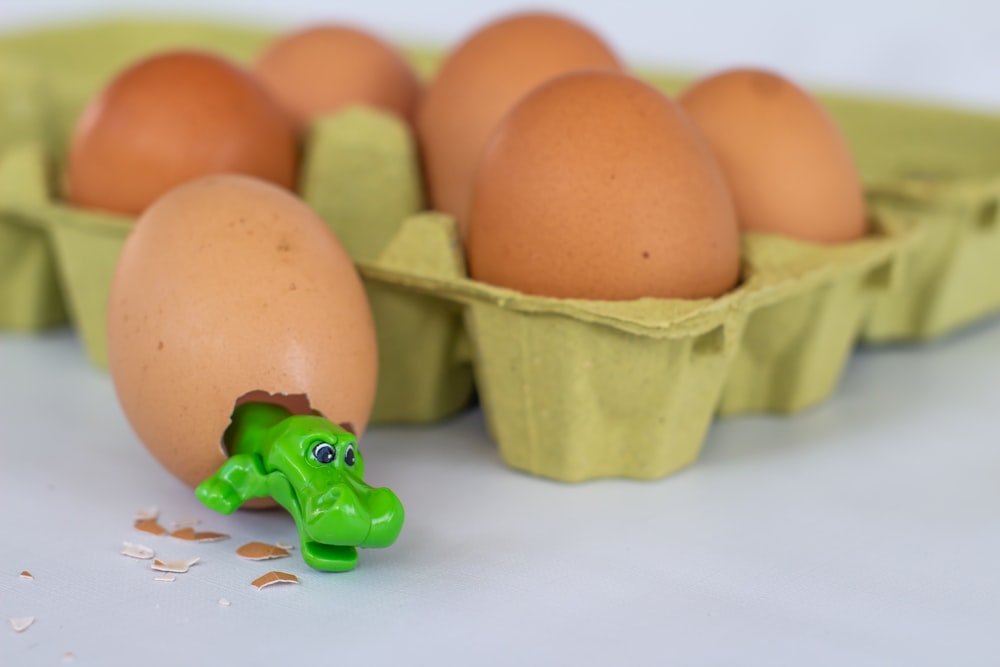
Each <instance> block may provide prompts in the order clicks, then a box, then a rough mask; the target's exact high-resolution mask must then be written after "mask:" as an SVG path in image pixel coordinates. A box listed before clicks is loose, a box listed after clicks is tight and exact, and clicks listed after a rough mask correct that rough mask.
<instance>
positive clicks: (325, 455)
mask: <svg viewBox="0 0 1000 667" xmlns="http://www.w3.org/2000/svg"><path fill="white" fill-rule="evenodd" d="M313 457H314V458H315V459H316V460H317V461H319V462H320V463H332V462H333V460H334V459H335V458H337V450H336V449H334V448H333V445H331V444H330V443H328V442H321V443H319V444H318V445H316V446H315V447H313Z"/></svg>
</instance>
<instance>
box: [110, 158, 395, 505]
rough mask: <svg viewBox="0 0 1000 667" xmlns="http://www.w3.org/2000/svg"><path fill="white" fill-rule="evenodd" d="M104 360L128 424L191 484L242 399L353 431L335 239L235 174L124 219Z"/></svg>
mask: <svg viewBox="0 0 1000 667" xmlns="http://www.w3.org/2000/svg"><path fill="white" fill-rule="evenodd" d="M108 361H109V366H110V370H111V375H112V378H113V379H114V385H115V390H116V392H117V394H118V398H119V401H120V402H121V405H122V408H123V410H124V412H125V415H126V416H127V417H128V420H129V422H130V423H131V424H132V427H133V428H134V429H135V432H136V433H137V434H138V436H139V438H140V439H141V440H142V442H143V443H144V444H145V445H146V447H147V448H148V449H149V451H150V452H151V453H152V454H153V456H154V457H155V458H156V459H157V460H158V461H159V462H160V463H161V464H163V466H164V467H166V468H167V469H168V470H169V471H170V472H172V473H173V474H174V475H176V476H177V477H179V478H180V479H182V480H183V481H185V482H186V483H187V484H189V485H191V486H195V485H197V484H198V483H200V482H201V481H202V480H204V479H205V478H206V477H207V476H208V475H210V474H211V473H212V472H214V471H215V469H216V468H217V467H218V466H219V465H221V464H222V463H223V462H224V461H225V455H224V454H223V449H222V445H221V442H222V434H223V432H224V430H225V429H226V427H227V426H228V424H229V420H230V416H231V414H232V411H233V408H234V406H235V405H236V402H237V401H238V400H239V399H240V398H241V397H245V396H247V395H248V394H251V393H252V392H257V394H256V396H257V397H258V398H260V397H262V396H267V395H274V396H276V397H278V398H279V399H280V397H281V395H288V396H289V397H291V400H289V401H286V403H290V404H292V405H294V404H295V403H296V402H297V403H298V405H299V408H298V410H297V411H299V412H309V411H310V409H312V410H317V411H319V412H320V413H322V414H323V415H324V416H326V417H327V418H328V419H331V420H333V421H337V422H345V421H347V422H353V423H354V424H355V426H356V427H357V428H358V429H359V432H360V430H363V429H364V427H365V425H366V423H367V422H368V416H369V413H370V412H371V409H372V403H373V401H374V396H375V382H376V374H377V355H376V346H375V332H374V327H373V324H372V315H371V311H370V309H369V306H368V301H367V298H366V296H365V292H364V289H363V287H362V285H361V281H360V279H359V277H358V274H357V272H356V271H355V269H354V266H353V265H352V263H351V260H350V258H349V257H348V255H347V253H346V252H345V251H344V249H343V248H342V247H341V245H340V242H339V241H338V240H337V238H336V237H335V236H334V235H333V233H332V232H331V231H330V230H329V228H328V227H327V226H326V225H325V224H324V223H323V221H322V220H321V219H320V218H319V217H318V216H317V215H316V214H315V213H314V212H313V211H312V210H311V209H310V208H309V207H307V206H306V205H305V204H304V203H302V202H301V201H300V200H299V199H298V198H296V197H295V196H294V195H292V194H290V193H289V192H287V191H286V190H283V189H281V188H278V187H276V186H274V185H271V184H269V183H265V182H264V181H260V180H257V179H254V178H249V177H246V176H236V175H216V176H207V177H204V178H201V179H198V180H195V181H191V182H189V183H187V184H185V185H182V186H180V187H178V188H176V189H174V190H172V191H171V192H170V193H168V194H167V195H165V196H164V197H162V198H161V199H159V200H157V201H156V203H154V204H153V205H152V206H150V207H149V209H148V210H147V211H146V212H145V214H144V215H143V216H142V217H141V218H140V219H139V221H138V222H137V223H136V225H135V228H134V230H133V231H132V233H131V235H130V236H129V237H128V240H127V241H126V243H125V247H124V249H123V250H122V253H121V257H120V259H119V261H118V265H117V268H116V272H115V276H114V281H113V284H112V288H111V295H110V299H109V303H108ZM261 392H264V393H261ZM296 397H297V399H298V400H297V401H296V400H295V399H296ZM306 401H308V406H309V407H308V408H307V407H306V405H307V403H306Z"/></svg>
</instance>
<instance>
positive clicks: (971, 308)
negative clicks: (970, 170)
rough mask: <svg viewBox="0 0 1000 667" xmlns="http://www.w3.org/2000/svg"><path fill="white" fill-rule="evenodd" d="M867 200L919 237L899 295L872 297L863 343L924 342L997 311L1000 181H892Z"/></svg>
mask: <svg viewBox="0 0 1000 667" xmlns="http://www.w3.org/2000/svg"><path fill="white" fill-rule="evenodd" d="M998 147H1000V144H998ZM872 200H873V202H874V206H875V207H876V208H878V209H879V210H881V211H885V212H887V213H889V214H893V219H895V220H897V222H896V225H897V226H899V227H901V228H910V229H916V230H919V231H920V232H921V234H920V238H919V239H917V241H916V243H914V244H913V245H912V247H910V248H909V249H908V251H907V255H906V262H907V266H908V270H907V273H906V276H905V280H904V281H903V284H902V286H901V289H900V290H899V291H898V292H895V293H892V294H884V295H880V296H879V297H878V298H877V299H876V302H875V307H874V310H873V312H872V316H871V318H870V319H869V320H868V323H867V326H866V327H865V331H864V338H865V340H866V341H868V342H873V343H877V342H886V341H897V340H929V339H933V338H938V337H940V336H944V335H946V334H949V333H951V332H953V331H955V330H957V329H959V328H962V327H964V326H967V325H969V324H972V323H974V322H976V321H978V320H981V319H983V318H985V317H988V316H991V315H994V314H997V313H1000V178H992V179H983V180H981V181H973V180H970V179H966V180H963V181H960V182H955V183H943V182H935V181H910V182H906V183H898V184H895V185H888V186H883V187H880V188H878V189H876V190H874V191H873V193H872Z"/></svg>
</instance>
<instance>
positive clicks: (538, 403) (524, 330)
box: [359, 213, 756, 482]
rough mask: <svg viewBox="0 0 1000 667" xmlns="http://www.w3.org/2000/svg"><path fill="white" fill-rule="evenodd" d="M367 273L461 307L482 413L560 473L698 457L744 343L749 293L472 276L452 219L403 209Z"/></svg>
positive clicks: (640, 471)
mask: <svg viewBox="0 0 1000 667" xmlns="http://www.w3.org/2000/svg"><path fill="white" fill-rule="evenodd" d="M359 266H360V268H361V272H362V275H364V276H365V277H366V278H368V279H369V280H374V281H379V282H383V283H385V284H387V285H393V286H396V287H398V288H400V289H405V290H408V291H414V292H422V293H425V294H427V295H428V296H433V297H435V298H445V299H448V300H451V301H454V302H456V303H460V304H462V305H463V307H464V316H465V322H466V327H467V330H468V332H469V340H470V342H471V348H472V352H473V358H474V360H475V373H476V384H477V387H478V389H479V396H480V401H481V403H482V407H483V411H484V413H485V415H486V420H487V424H488V427H489V430H490V433H491V434H492V436H493V438H494V439H495V440H496V442H497V443H498V445H499V449H500V453H501V456H502V457H503V459H504V461H505V462H506V463H507V464H508V465H510V466H511V467H513V468H517V469H520V470H524V471H527V472H530V473H533V474H536V475H541V476H544V477H549V478H552V479H557V480H561V481H566V482H578V481H582V480H586V479H592V478H597V477H630V478H637V479H653V478H658V477H663V476H664V475H667V474H670V473H672V472H675V471H677V470H679V469H680V468H683V467H684V466H686V465H688V464H690V463H692V462H693V461H694V460H695V459H696V458H697V456H698V453H699V451H700V450H701V446H702V443H703V442H704V437H705V433H706V431H707V429H708V427H709V424H710V423H711V421H712V417H713V414H714V412H715V407H716V404H717V403H718V400H719V396H720V395H721V392H722V388H723V386H724V384H725V381H726V377H727V375H728V371H729V366H730V363H731V361H732V359H733V357H734V355H735V353H736V350H737V348H738V344H739V340H740V335H741V332H742V329H743V326H744V322H745V320H746V313H745V311H744V310H743V308H742V307H741V303H742V300H743V299H744V293H745V292H747V291H752V290H753V289H755V287H754V285H755V284H756V281H754V280H749V281H747V284H746V285H744V286H743V287H741V288H739V289H737V290H735V291H733V292H732V293H731V294H729V295H726V296H724V297H722V298H719V299H703V300H679V299H677V300H667V299H639V300H636V301H627V302H614V301H586V300H576V299H553V298H546V297H536V296H528V295H524V294H521V293H518V292H515V291H513V290H508V289H503V288H499V287H494V286H491V285H486V284H484V283H481V282H478V281H475V280H472V279H470V278H468V277H466V272H465V266H464V260H463V254H462V250H461V248H460V245H459V240H458V235H457V230H456V226H455V224H454V221H453V220H452V219H451V218H450V217H448V216H445V215H442V214H436V213H426V214H422V215H418V216H414V217H412V218H410V219H409V220H407V221H406V222H405V223H404V225H403V227H402V229H401V230H400V232H399V234H398V235H397V236H396V237H395V238H394V239H393V241H392V242H391V243H390V244H389V246H388V247H387V248H386V250H385V251H384V252H383V253H382V254H381V255H380V256H379V258H378V259H377V260H375V261H363V262H360V264H359Z"/></svg>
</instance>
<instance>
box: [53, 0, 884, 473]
mask: <svg viewBox="0 0 1000 667" xmlns="http://www.w3.org/2000/svg"><path fill="white" fill-rule="evenodd" d="M349 103H366V104H370V105H373V106H378V107H381V108H383V109H386V110H388V111H391V112H393V113H396V114H397V115H399V116H401V117H403V118H406V119H409V120H412V122H413V124H414V129H415V136H416V138H417V141H418V143H419V146H420V149H421V154H422V156H423V161H424V170H425V175H426V181H427V185H428V195H429V199H430V202H431V205H432V207H433V208H436V209H439V210H443V211H446V212H449V213H452V214H453V215H454V216H455V217H456V218H457V219H458V220H459V222H460V226H461V228H462V229H463V237H464V240H465V243H466V250H467V255H468V258H469V264H470V271H471V274H472V276H473V277H474V278H477V279H481V280H484V281H486V282H491V283H495V284H499V285H503V286H507V287H513V288H516V289H519V290H522V291H524V292H528V293H536V294H545V295H549V296H558V297H577V298H599V299H632V298H639V297H645V296H649V297H667V298H695V297H711V296H716V295H719V294H722V293H724V292H726V291H728V290H729V289H731V288H732V287H733V286H734V285H735V284H736V283H737V282H738V280H739V277H740V276H739V271H740V255H739V236H740V228H741V227H742V228H743V229H749V230H763V231H776V232H780V233H788V234H792V235H796V236H799V237H802V238H806V239H811V240H817V241H839V240H848V239H850V238H856V237H858V236H860V235H861V234H863V233H864V211H863V206H862V203H861V202H862V198H861V188H860V185H859V184H858V182H857V177H856V175H855V172H854V170H853V166H852V165H851V162H850V157H849V156H848V155H847V151H846V148H844V145H843V142H842V140H841V139H840V138H839V135H838V134H837V131H836V128H835V127H834V126H833V124H832V122H831V121H830V120H829V118H828V117H827V116H826V115H825V113H824V112H823V110H822V109H821V108H820V107H819V105H818V104H817V103H816V102H815V101H814V100H813V99H812V98H810V97H809V96H808V95H806V94H805V93H804V92H802V91H801V90H800V89H798V88H797V87H795V86H794V85H792V84H791V83H789V82H787V81H785V80H783V79H781V78H779V77H777V76H775V75H771V74H767V73H763V72H755V71H749V70H747V71H734V72H730V73H726V74H723V75H721V76H718V77H713V78H711V79H708V80H706V81H704V82H701V83H699V84H697V85H696V86H694V87H693V88H692V89H691V90H689V91H688V92H687V93H685V94H684V95H683V96H681V97H680V98H679V102H675V101H673V100H671V99H670V98H668V97H667V96H666V95H664V94H663V93H662V92H660V91H658V90H656V89H654V88H653V87H651V86H649V85H648V84H646V83H643V82H642V81H640V80H639V79H637V78H634V77H631V76H629V75H628V74H627V73H626V72H625V71H624V67H623V66H622V64H621V63H620V61H619V60H618V58H617V57H616V56H615V55H614V54H613V52H612V50H611V49H610V48H608V47H607V46H606V45H605V44H604V43H603V42H602V41H601V40H600V38H598V37H597V36H596V35H595V34H594V33H593V32H592V31H590V30H589V29H587V28H585V27H584V26H581V25H580V24H578V23H576V22H574V21H572V20H570V19H568V18H565V17H561V16H554V15H551V14H538V13H532V14H519V15H515V16H511V17H507V18H504V19H500V20H498V21H495V22H493V23H491V24H489V25H487V26H485V27H484V28H482V29H481V30H480V31H478V32H476V33H475V34H473V35H472V36H471V37H469V38H468V39H467V40H465V41H464V42H463V43H461V44H460V45H459V46H458V47H457V48H455V49H454V50H452V51H451V52H450V54H449V55H448V56H447V58H446V59H445V61H444V62H443V64H442V66H441V67H440V69H439V71H438V73H437V74H436V75H435V76H434V77H433V78H432V79H431V81H430V82H429V83H428V85H427V88H426V89H425V90H424V91H420V87H419V84H418V83H417V79H416V77H415V76H414V75H413V73H412V71H411V70H410V68H409V66H408V65H407V64H406V63H405V61H404V60H403V58H402V57H401V56H400V55H399V54H398V52H396V51H395V50H393V49H392V48H391V47H390V46H388V45H386V44H385V43H384V42H382V41H380V40H378V39H376V38H374V37H372V36H370V35H367V34H366V33H363V32H360V31H358V30H355V29H348V28H343V27H339V26H326V27H321V28H314V29H310V30H307V31H304V32H300V33H296V34H294V35H291V36H288V37H286V38H284V39H282V40H279V41H278V42H276V43H275V44H274V45H272V46H271V47H270V48H269V49H268V50H267V51H265V52H264V54H263V55H262V56H261V58H260V59H259V61H258V62H257V64H256V66H255V67H254V69H253V70H252V71H248V70H245V69H243V68H242V67H240V66H239V65H236V64H233V63H231V62H229V61H227V60H224V59H222V58H219V57H217V56H214V55H211V54H207V53H197V52H172V53H167V54H161V55H158V56H154V57H152V58H149V59H147V60H144V61H142V62H140V63H137V64H135V65H134V66H133V67H131V68H129V69H128V70H126V71H125V72H123V73H122V74H121V75H120V76H119V77H118V78H116V79H115V80H114V81H112V82H111V83H110V85H109V86H108V87H107V88H106V89H105V90H104V91H103V92H102V93H101V94H100V95H99V96H98V97H97V98H95V100H94V101H93V103H92V104H91V105H90V106H89V107H88V108H87V110H86V111H85V113H84V115H83V116H82V117H81V120H80V123H79V125H78V128H77V131H76V133H75V136H74V139H73V142H72V145H71V151H70V156H69V159H68V161H67V164H68V173H67V183H68V197H69V199H70V201H71V203H74V204H77V205H80V206H84V207H93V208H101V209H107V210H112V211H118V212H123V213H129V214H138V213H140V212H143V211H145V214H144V215H142V217H141V219H140V221H139V223H138V224H137V227H136V231H135V233H133V234H132V235H131V236H130V238H129V240H128V242H127V244H126V246H125V248H124V250H123V252H122V256H121V259H120V261H119V266H118V271H117V274H116V278H115V284H114V286H113V289H112V294H111V299H110V302H109V321H108V331H109V341H108V348H109V362H110V366H111V371H112V375H113V376H114V378H115V384H116V389H117V391H118V394H119V397H120V398H121V401H122V404H123V407H124V408H125V411H126V414H127V415H128V417H129V420H130V422H131V423H132V425H133V427H135V429H136V431H137V432H138V433H139V435H140V437H141V439H142V440H143V441H144V442H145V443H146V445H147V446H148V447H149V448H150V450H151V451H152V452H153V454H154V455H155V456H156V457H157V458H158V459H159V460H160V462H161V463H163V464H164V465H165V466H166V467H167V468H168V469H170V470H171V471H172V472H174V473H175V474H176V475H177V476H179V477H181V478H182V479H184V480H185V481H187V482H188V483H190V484H197V483H198V482H199V481H200V480H201V479H202V478H204V476H205V475H207V474H209V473H210V472H211V471H212V470H213V469H214V467H215V466H217V465H218V464H219V463H220V462H221V458H220V457H221V456H223V453H222V451H221V450H220V449H219V447H218V446H216V445H218V443H219V440H220V437H221V433H222V432H223V430H224V429H225V428H226V426H227V424H228V419H229V416H230V414H231V412H232V409H233V407H234V404H235V402H237V401H239V400H242V398H243V397H245V396H248V395H271V396H272V397H274V396H281V395H287V396H305V397H307V398H308V401H309V409H314V410H318V411H320V412H321V413H323V414H325V415H327V416H328V417H330V418H331V419H335V420H337V421H352V422H354V423H355V424H357V425H358V426H359V427H360V428H362V429H363V427H364V424H365V423H366V422H367V419H368V415H369V412H370V410H371V405H372V398H373V395H374V382H375V377H376V369H375V362H376V355H375V351H374V347H375V344H374V334H373V331H372V327H371V314H370V312H368V310H367V308H366V305H365V303H364V298H363V297H364V293H363V290H362V288H361V285H360V283H359V281H358V280H357V276H356V274H354V273H353V271H351V270H349V269H350V261H349V258H347V256H346V253H344V252H343V249H342V248H341V247H340V246H339V244H337V243H336V239H335V238H334V237H333V236H332V234H330V233H329V230H328V229H327V228H326V227H325V226H324V225H323V224H322V222H321V221H320V220H319V219H318V217H317V216H315V215H314V214H312V212H311V211H309V210H308V207H306V206H305V205H303V204H302V203H301V202H299V201H297V200H296V199H295V198H294V196H292V195H291V194H290V193H288V192H287V190H291V189H294V185H295V181H296V170H297V165H298V151H299V147H300V145H301V143H302V141H303V136H304V134H303V133H304V131H305V130H306V127H307V124H308V121H309V119H310V118H312V117H313V116H315V115H318V114H323V113H329V112H331V111H334V110H336V109H337V108H339V107H340V106H343V105H345V104H349ZM220 172H237V173H242V174H246V175H250V176H254V177H257V178H259V179H264V180H268V181H271V182H272V183H275V184H277V185H279V186H282V187H283V188H284V190H282V189H281V188H276V187H272V186H265V185H264V184H262V183H259V182H255V181H252V180H250V179H246V178H237V177H232V176H216V177H209V178H207V179H202V180H195V179H197V178H198V177H201V176H205V175H206V174H217V173H220ZM184 184H186V185H184ZM164 193H167V194H166V195H165V196H164ZM153 202H156V203H153ZM151 204H152V205H151ZM826 221H829V224H828V223H827V222H826ZM338 267H339V268H338ZM349 274H350V275H349ZM260 392H263V393H262V394H260ZM276 400H277V399H276ZM189 443H191V444H190V445H189ZM199 443H200V444H199ZM204 443H214V445H213V446H211V447H209V448H208V449H205V448H204Z"/></svg>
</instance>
